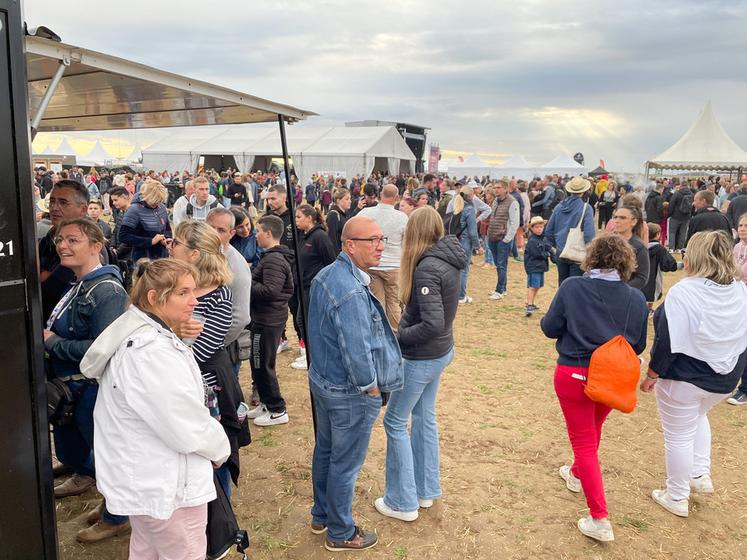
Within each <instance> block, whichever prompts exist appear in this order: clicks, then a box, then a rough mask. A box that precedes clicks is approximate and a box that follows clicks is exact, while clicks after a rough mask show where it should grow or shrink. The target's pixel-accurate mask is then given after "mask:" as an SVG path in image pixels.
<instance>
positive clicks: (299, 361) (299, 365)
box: [291, 353, 309, 369]
mask: <svg viewBox="0 0 747 560" xmlns="http://www.w3.org/2000/svg"><path fill="white" fill-rule="evenodd" d="M291 367H292V368H293V369H307V368H308V367H309V366H308V364H307V363H306V353H304V355H303V356H299V357H298V358H296V359H295V360H293V362H291Z"/></svg>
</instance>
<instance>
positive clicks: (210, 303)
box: [192, 286, 233, 387]
mask: <svg viewBox="0 0 747 560" xmlns="http://www.w3.org/2000/svg"><path fill="white" fill-rule="evenodd" d="M232 299H233V296H232V294H231V290H230V289H229V288H228V287H227V286H220V287H218V288H216V289H215V290H213V291H212V292H208V293H207V294H204V295H202V296H200V297H198V298H197V305H196V306H195V310H194V312H195V313H199V314H201V315H202V316H203V317H205V326H204V327H203V329H202V332H201V333H200V336H198V337H197V340H195V342H194V344H192V353H193V354H194V356H195V359H196V360H197V363H198V364H199V365H200V369H202V364H203V363H204V362H207V361H208V360H210V358H212V357H213V355H214V354H215V353H216V352H217V351H218V350H220V349H221V348H223V345H224V342H225V338H226V333H227V332H228V329H229V328H230V327H231V317H232V312H233V302H232ZM203 378H204V379H205V382H206V383H207V384H208V386H210V387H212V386H214V385H215V374H214V373H210V374H207V375H203Z"/></svg>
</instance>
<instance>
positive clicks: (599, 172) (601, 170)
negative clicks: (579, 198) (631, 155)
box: [589, 165, 609, 175]
mask: <svg viewBox="0 0 747 560" xmlns="http://www.w3.org/2000/svg"><path fill="white" fill-rule="evenodd" d="M589 175H609V172H608V171H607V170H606V169H605V168H604V167H602V166H601V165H600V166H599V167H597V168H596V169H595V170H594V171H589Z"/></svg>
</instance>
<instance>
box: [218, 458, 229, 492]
mask: <svg viewBox="0 0 747 560" xmlns="http://www.w3.org/2000/svg"><path fill="white" fill-rule="evenodd" d="M215 476H217V477H218V480H219V481H220V485H221V486H222V487H223V491H224V492H225V493H226V496H228V497H229V498H230V497H231V471H229V470H228V465H227V464H226V463H223V464H222V465H221V466H220V467H218V468H217V469H215Z"/></svg>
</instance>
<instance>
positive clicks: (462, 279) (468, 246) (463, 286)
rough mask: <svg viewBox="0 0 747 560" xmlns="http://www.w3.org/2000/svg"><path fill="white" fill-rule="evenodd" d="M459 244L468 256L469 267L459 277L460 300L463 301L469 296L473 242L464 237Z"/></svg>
mask: <svg viewBox="0 0 747 560" xmlns="http://www.w3.org/2000/svg"><path fill="white" fill-rule="evenodd" d="M459 244H460V245H461V246H462V249H464V252H465V254H466V255H467V265H466V266H465V267H464V268H463V269H462V271H461V273H460V275H459V299H462V298H464V297H465V296H466V295H467V275H469V265H470V264H471V263H472V242H471V241H470V240H469V239H468V238H467V236H464V237H462V238H461V239H460V240H459Z"/></svg>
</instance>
